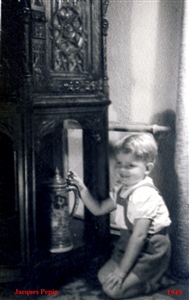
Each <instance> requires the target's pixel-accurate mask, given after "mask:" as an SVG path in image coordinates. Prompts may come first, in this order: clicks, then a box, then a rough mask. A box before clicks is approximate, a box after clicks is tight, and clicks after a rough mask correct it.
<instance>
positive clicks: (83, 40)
mask: <svg viewBox="0 0 189 300" xmlns="http://www.w3.org/2000/svg"><path fill="white" fill-rule="evenodd" d="M107 6H108V1H107V0H43V1H42V0H31V1H29V0H19V1H15V0H10V1H6V0H4V1H2V38H1V74H0V76H1V81H0V84H1V102H0V105H1V112H0V117H1V118H0V142H2V144H3V147H2V148H1V152H2V155H1V160H3V167H2V169H1V173H0V176H1V177H0V178H1V179H0V181H1V182H0V183H1V185H2V186H3V191H4V192H3V193H6V195H7V196H6V197H4V194H2V193H0V197H1V199H0V203H2V205H4V207H8V206H9V203H10V206H12V208H10V212H8V213H9V214H10V216H8V217H7V216H6V213H4V208H1V212H0V216H1V220H0V222H4V223H7V230H8V232H7V233H6V234H7V237H8V238H7V241H6V247H7V248H8V247H9V246H10V245H11V247H13V248H12V249H13V250H14V251H16V253H18V255H17V259H16V260H15V261H14V262H11V260H10V261H8V262H7V263H6V264H5V266H3V267H4V268H9V267H10V269H11V267H14V268H19V267H20V266H23V267H26V266H31V267H32V266H35V267H36V266H38V265H39V264H38V262H39V261H40V262H42V261H44V265H45V261H46V262H47V263H46V265H45V266H47V265H48V266H51V267H52V268H53V266H55V265H56V266H57V264H58V265H61V266H62V265H63V264H64V265H67V266H68V265H71V263H70V262H71V261H72V262H73V261H74V267H75V266H76V265H77V264H78V265H79V263H81V261H82V259H83V261H86V259H87V257H88V258H89V257H90V254H91V257H92V256H94V255H96V254H95V253H97V252H100V250H102V242H103V241H105V240H106V239H107V238H108V235H109V221H108V217H107V216H106V217H94V216H92V215H91V214H90V213H89V212H88V211H85V217H84V228H85V230H84V244H83V245H82V246H78V247H76V248H74V249H73V250H72V251H70V252H69V253H64V254H56V255H52V254H50V253H49V251H48V249H47V248H48V247H47V248H45V242H43V237H44V236H45V235H48V231H47V228H43V227H42V224H43V223H42V222H41V220H42V218H43V217H44V216H43V214H44V211H45V209H44V207H45V199H44V192H43V186H44V182H45V181H46V180H48V179H49V178H51V176H52V175H53V172H54V171H55V169H56V168H58V169H59V171H60V173H61V175H62V176H63V177H64V176H65V175H66V172H67V170H68V167H67V156H69V153H68V152H67V129H68V128H70V126H71V128H75V129H76V130H77V129H78V128H80V129H81V130H82V143H83V148H82V149H83V150H82V153H81V155H82V156H83V172H84V180H85V182H86V184H87V186H88V187H89V189H90V191H91V193H92V194H93V195H94V196H95V197H98V199H100V200H102V199H104V198H105V197H107V195H108V163H107V139H108V133H107V122H108V120H107V109H108V105H109V103H110V101H109V99H108V83H107V70H106V35H107V27H108V23H107V20H106V19H105V14H106V9H107ZM8 153H10V154H8ZM2 157H3V158H2ZM9 186H10V188H9ZM12 216H14V218H15V219H14V220H13V219H12V220H13V221H12V222H13V225H12V226H13V227H14V229H15V233H14V236H13V237H12V233H11V229H9V228H8V226H9V224H10V220H9V219H10V218H9V217H12ZM2 220H3V221H2ZM3 228H5V227H3ZM3 230H4V229H3ZM4 235H5V231H3V232H2V233H1V237H2V238H4ZM12 244H13V246H12ZM94 245H95V247H94ZM0 247H1V246H0ZM15 249H16V250H15ZM1 251H3V250H1ZM95 251H96V252H95ZM72 265H73V263H72ZM36 268H37V267H36Z"/></svg>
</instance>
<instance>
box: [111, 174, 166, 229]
mask: <svg viewBox="0 0 189 300" xmlns="http://www.w3.org/2000/svg"><path fill="white" fill-rule="evenodd" d="M144 184H153V180H152V179H151V178H150V177H146V178H145V179H144V180H142V181H140V182H139V183H137V184H136V185H134V186H132V187H130V188H128V189H126V188H122V189H121V192H120V194H119V196H120V197H121V198H123V199H126V198H127V196H128V195H129V194H130V192H131V190H133V189H134V188H137V187H138V188H137V189H136V190H134V191H133V192H132V193H131V194H130V196H129V198H128V207H127V218H128V220H129V222H130V223H131V224H134V220H135V219H139V218H148V219H151V220H152V222H151V225H150V228H149V230H148V233H150V234H154V233H156V232H158V231H160V230H161V229H163V228H164V227H168V226H169V225H170V224H171V220H170V217H169V212H168V209H167V206H166V205H165V202H164V200H163V198H162V197H161V195H160V194H159V193H158V191H157V190H156V189H155V188H153V187H150V186H142V185H144ZM139 187H140V188H139ZM120 188H121V186H120V185H119V186H118V185H117V186H115V187H114V188H113V190H112V191H111V192H110V197H111V198H112V199H113V201H115V202H116V201H117V195H118V191H120ZM115 223H116V225H117V226H118V227H119V228H121V229H128V228H127V226H126V224H125V217H124V207H123V206H122V205H120V204H118V203H117V209H116V212H115Z"/></svg>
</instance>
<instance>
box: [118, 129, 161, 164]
mask: <svg viewBox="0 0 189 300" xmlns="http://www.w3.org/2000/svg"><path fill="white" fill-rule="evenodd" d="M118 152H123V153H133V154H134V155H135V156H136V158H137V159H141V160H143V161H144V162H146V163H149V162H152V163H155V161H156V157H157V152H158V147H157V143H156V141H155V139H154V137H153V135H152V134H150V133H144V132H141V133H134V134H131V135H129V136H125V137H124V138H123V139H121V140H120V141H119V142H118V143H117V144H116V145H115V153H118Z"/></svg>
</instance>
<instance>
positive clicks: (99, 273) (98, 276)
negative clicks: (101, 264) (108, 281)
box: [97, 269, 104, 285]
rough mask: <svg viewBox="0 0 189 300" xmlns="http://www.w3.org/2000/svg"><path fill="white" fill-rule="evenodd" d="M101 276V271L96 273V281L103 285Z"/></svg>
mask: <svg viewBox="0 0 189 300" xmlns="http://www.w3.org/2000/svg"><path fill="white" fill-rule="evenodd" d="M103 277H104V276H103V274H102V271H101V269H100V270H99V271H98V273H97V278H98V280H99V282H100V283H101V284H102V285H103Z"/></svg>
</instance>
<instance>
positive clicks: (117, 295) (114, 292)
mask: <svg viewBox="0 0 189 300" xmlns="http://www.w3.org/2000/svg"><path fill="white" fill-rule="evenodd" d="M102 289H103V292H104V293H105V294H106V295H107V296H108V297H110V298H111V299H122V298H123V295H122V293H121V291H120V289H116V288H113V289H108V288H107V287H105V286H104V285H102Z"/></svg>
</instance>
